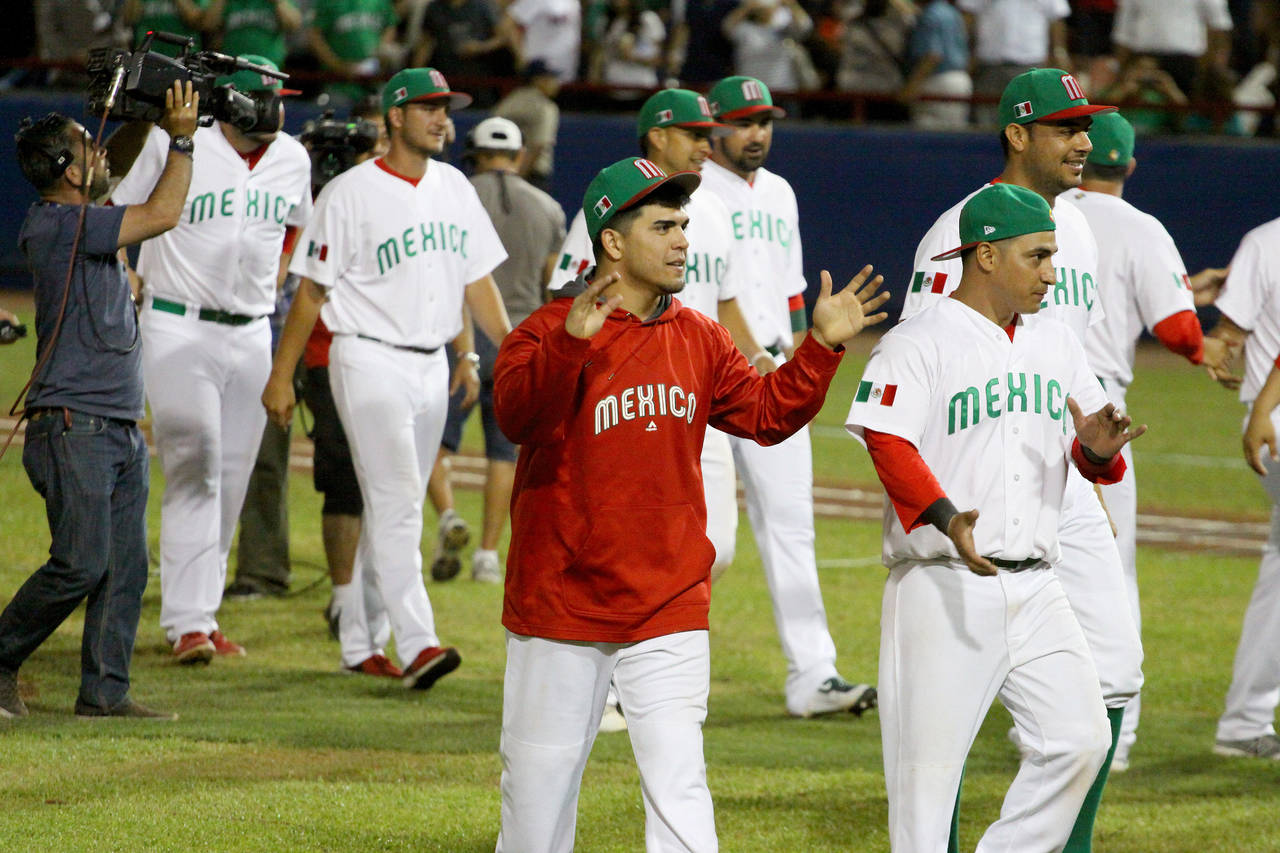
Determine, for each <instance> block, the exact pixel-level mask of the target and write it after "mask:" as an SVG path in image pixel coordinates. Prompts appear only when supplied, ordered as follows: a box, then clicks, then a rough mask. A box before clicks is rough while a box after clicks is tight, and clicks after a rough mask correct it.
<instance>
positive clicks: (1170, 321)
mask: <svg viewBox="0 0 1280 853" xmlns="http://www.w3.org/2000/svg"><path fill="white" fill-rule="evenodd" d="M1089 141H1090V142H1091V143H1092V144H1093V150H1092V151H1090V152H1089V155H1088V157H1086V158H1085V164H1084V182H1083V183H1082V184H1081V185H1080V188H1079V189H1073V190H1067V191H1066V192H1065V193H1064V194H1063V196H1062V197H1063V198H1064V199H1066V200H1067V201H1068V202H1069V203H1071V204H1073V205H1075V206H1076V207H1077V208H1078V209H1079V210H1080V212H1081V213H1083V214H1084V216H1085V219H1086V220H1088V222H1089V227H1090V229H1091V230H1092V231H1093V234H1094V236H1095V238H1096V239H1097V242H1098V281H1100V282H1103V283H1104V284H1103V286H1101V287H1099V288H1098V290H1097V296H1098V300H1099V302H1101V303H1102V307H1103V309H1104V317H1103V319H1102V320H1101V322H1098V323H1095V324H1093V325H1092V326H1090V327H1089V331H1088V333H1087V334H1086V336H1085V352H1086V354H1087V355H1088V356H1089V364H1090V366H1092V367H1093V373H1094V375H1095V376H1097V377H1098V379H1099V380H1101V382H1102V387H1103V390H1105V391H1106V393H1107V399H1108V400H1110V401H1111V402H1112V403H1114V404H1115V406H1116V408H1117V409H1119V410H1120V411H1125V392H1126V390H1127V389H1128V387H1129V384H1130V383H1131V382H1132V381H1133V356H1134V348H1135V346H1136V344H1137V342H1138V338H1139V336H1140V335H1141V334H1142V330H1143V328H1144V327H1145V328H1146V329H1148V330H1149V331H1150V332H1151V333H1152V334H1154V335H1155V336H1156V338H1158V339H1159V340H1160V342H1161V343H1163V344H1164V345H1165V346H1166V347H1168V349H1169V350H1170V351H1171V352H1175V353H1177V354H1179V355H1182V356H1185V357H1186V359H1187V360H1188V361H1190V362H1191V363H1192V364H1201V363H1204V364H1206V365H1208V366H1209V367H1210V368H1212V369H1215V370H1226V369H1227V368H1228V365H1227V360H1228V350H1227V345H1226V343H1225V342H1223V341H1221V340H1218V339H1215V338H1208V339H1206V338H1205V337H1204V335H1203V334H1202V332H1201V329H1200V321H1199V319H1197V318H1196V313H1195V307H1196V305H1197V304H1206V305H1207V304H1209V303H1210V302H1212V301H1213V297H1214V295H1215V294H1216V292H1217V290H1218V289H1219V288H1220V286H1221V283H1222V279H1223V278H1224V277H1225V273H1226V271H1225V270H1217V269H1207V270H1202V271H1201V272H1200V273H1197V274H1196V276H1194V277H1191V276H1188V275H1187V270H1186V267H1185V266H1184V265H1183V263H1182V257H1181V256H1180V255H1179V254H1178V248H1177V246H1175V245H1174V243H1173V238H1172V237H1170V236H1169V232H1168V231H1166V230H1165V228H1164V226H1163V225H1161V224H1160V222H1159V220H1157V219H1156V218H1155V217H1154V216H1151V215H1150V214H1147V213H1143V212H1142V211H1140V210H1138V209H1137V208H1136V207H1134V206H1133V205H1131V204H1129V203H1128V202H1127V201H1125V200H1124V199H1123V198H1121V195H1122V194H1123V192H1124V184H1125V179H1126V178H1127V177H1128V176H1129V175H1130V174H1132V173H1133V170H1134V168H1135V167H1136V165H1137V161H1136V160H1134V159H1133V143H1134V133H1133V126H1132V125H1131V124H1129V122H1128V120H1127V119H1125V118H1124V117H1123V116H1121V115H1120V114H1119V113H1103V114H1101V115H1097V116H1095V117H1094V119H1093V124H1092V125H1091V126H1090V127H1089ZM1122 452H1123V453H1124V454H1125V462H1126V464H1127V465H1128V469H1129V476H1127V477H1125V478H1124V479H1123V480H1121V481H1120V482H1118V483H1115V484H1113V485H1109V486H1103V487H1102V497H1103V499H1104V501H1105V502H1106V508H1107V511H1108V512H1109V513H1110V515H1111V523H1112V524H1113V525H1114V526H1115V529H1116V545H1117V546H1118V547H1119V550H1120V562H1121V565H1122V566H1123V567H1124V576H1125V586H1126V589H1127V591H1128V600H1129V608H1130V612H1131V613H1132V615H1133V622H1134V626H1135V627H1136V628H1138V630H1139V631H1141V628H1142V617H1141V611H1140V607H1139V603H1138V570H1137V538H1136V536H1137V524H1138V488H1137V482H1136V472H1135V471H1134V468H1133V457H1132V455H1131V453H1132V451H1131V449H1130V448H1129V447H1128V446H1126V447H1125V449H1124V450H1123V451H1122ZM1139 701H1140V697H1138V696H1135V697H1133V699H1131V700H1130V701H1129V704H1128V705H1126V706H1125V711H1124V720H1123V722H1122V724H1121V730H1120V741H1119V743H1117V745H1116V752H1115V756H1114V757H1113V758H1112V760H1111V772H1112V773H1115V772H1122V771H1124V770H1127V769H1128V767H1129V750H1130V749H1131V748H1132V746H1133V742H1134V740H1135V739H1136V737H1137V731H1138V713H1139Z"/></svg>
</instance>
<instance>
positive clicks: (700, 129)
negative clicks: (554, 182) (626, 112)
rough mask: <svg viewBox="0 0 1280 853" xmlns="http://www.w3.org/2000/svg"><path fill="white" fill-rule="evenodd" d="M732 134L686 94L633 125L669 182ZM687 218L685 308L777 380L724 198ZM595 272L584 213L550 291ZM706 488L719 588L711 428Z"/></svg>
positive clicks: (707, 197)
mask: <svg viewBox="0 0 1280 853" xmlns="http://www.w3.org/2000/svg"><path fill="white" fill-rule="evenodd" d="M727 133H728V126H727V125H723V124H721V123H719V122H717V121H715V120H714V119H713V118H712V117H711V107H710V105H709V104H708V103H707V99H706V98H704V97H703V96H702V95H699V94H698V93H697V92H693V91H690V90H688V89H664V90H662V91H660V92H658V93H656V94H654V95H652V96H651V97H650V98H649V99H648V100H646V101H645V102H644V104H643V105H642V106H641V107H640V112H639V114H638V115H637V117H636V135H637V137H638V138H639V142H640V153H641V155H642V156H644V157H646V158H648V159H649V160H650V161H652V162H653V163H654V164H655V165H656V166H657V167H658V168H659V169H662V170H663V171H664V172H667V173H668V174H671V173H674V172H686V171H692V172H701V171H702V168H703V166H704V165H705V164H706V161H707V158H708V157H709V156H710V155H711V140H712V138H713V137H715V136H724V135H726V134H727ZM685 212H686V213H688V214H689V222H690V225H689V228H688V231H687V232H686V235H685V236H686V237H687V239H688V240H689V251H688V253H687V257H688V264H687V265H686V268H685V286H684V290H682V291H681V300H680V301H681V303H682V304H683V305H684V306H685V307H686V308H692V309H693V310H695V311H699V312H701V313H702V314H705V315H706V316H708V317H710V318H711V319H713V320H717V321H719V322H720V324H721V325H722V326H724V327H725V328H726V329H727V330H728V331H729V335H730V337H731V338H733V341H734V342H735V343H736V344H737V346H738V348H739V349H740V350H742V352H743V353H744V354H746V355H747V357H748V359H749V360H750V361H751V363H752V365H753V366H754V367H755V368H756V370H757V371H758V372H759V373H760V374H761V375H764V374H766V373H770V372H772V371H773V370H775V369H777V365H776V364H775V363H774V361H773V359H772V357H770V355H769V354H768V353H767V352H765V350H764V348H763V347H761V346H760V344H759V343H757V342H756V339H755V337H754V336H753V335H752V334H751V329H750V328H749V327H748V326H747V322H746V319H745V318H744V317H743V316H742V310H741V308H739V306H738V300H737V292H738V289H737V281H738V278H739V277H740V275H741V274H740V273H739V272H738V270H736V269H735V268H734V266H733V255H734V240H733V233H732V231H731V230H730V222H729V211H728V209H727V208H726V207H725V206H724V203H723V202H722V201H720V198H719V196H717V195H715V194H714V193H712V192H709V191H707V190H705V189H701V188H700V189H699V190H696V191H694V193H693V194H692V195H691V196H690V198H689V204H688V205H687V206H686V207H685ZM594 265H595V255H594V253H593V251H592V248H591V237H590V235H589V234H588V233H587V219H586V214H585V211H582V210H579V211H578V213H577V215H576V216H574V218H573V224H572V225H571V226H570V228H569V235H568V237H567V238H566V240H565V243H564V246H563V248H562V249H561V250H560V263H559V265H558V267H557V272H558V274H559V275H560V276H561V280H560V281H553V282H552V286H553V287H558V286H567V285H569V284H572V279H569V278H568V277H569V276H577V275H579V274H581V273H583V272H585V271H586V270H587V269H590V268H591V267H592V266H594ZM702 485H703V491H704V493H705V495H706V503H707V537H708V538H709V539H710V540H711V545H712V547H714V548H715V551H716V556H715V560H714V561H713V562H712V564H711V580H712V582H713V583H714V582H715V580H716V579H717V578H719V577H720V575H722V574H723V573H724V572H725V570H726V569H728V568H729V565H730V564H731V563H732V562H733V555H734V549H735V547H736V545H737V538H738V488H737V481H736V478H735V474H734V467H733V450H732V448H731V447H730V445H729V436H728V435H726V434H725V433H722V432H720V431H719V430H717V429H715V428H714V427H713V428H711V429H709V430H708V431H707V434H706V436H705V438H704V440H703V444H702ZM833 710H835V709H833ZM625 728H626V718H625V717H624V715H623V711H622V708H621V706H620V705H619V703H618V697H617V695H616V693H615V692H614V690H613V689H612V688H610V691H609V700H608V701H607V702H606V703H605V717H604V720H602V721H601V726H600V730H601V731H604V732H616V731H622V730H623V729H625Z"/></svg>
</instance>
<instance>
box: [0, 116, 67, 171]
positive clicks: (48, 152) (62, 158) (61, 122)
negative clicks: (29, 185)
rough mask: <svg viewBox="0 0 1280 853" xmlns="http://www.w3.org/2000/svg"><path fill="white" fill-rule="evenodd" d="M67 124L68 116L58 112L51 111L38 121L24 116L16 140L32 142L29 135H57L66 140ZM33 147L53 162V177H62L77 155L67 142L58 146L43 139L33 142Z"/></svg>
mask: <svg viewBox="0 0 1280 853" xmlns="http://www.w3.org/2000/svg"><path fill="white" fill-rule="evenodd" d="M66 126H67V118H66V116H62V115H59V114H57V113H49V114H48V115H46V116H44V117H43V118H41V119H39V120H37V121H32V120H31V119H30V118H24V119H23V120H22V123H21V124H20V125H18V132H17V134H15V136H14V140H15V141H18V142H27V143H28V144H31V140H30V139H28V138H27V137H30V136H34V137H36V138H37V139H48V138H49V137H53V136H55V135H56V136H57V137H58V138H61V139H64V140H65V134H63V133H62V131H63V129H64V128H65V127H66ZM32 149H33V150H34V151H36V152H38V153H39V154H40V155H41V156H42V157H46V158H48V160H49V162H50V163H52V164H53V173H52V177H53V178H54V179H57V178H60V177H62V175H63V173H64V172H66V171H67V167H68V166H70V165H71V164H72V163H73V162H74V161H75V159H76V158H75V155H74V154H72V153H71V149H70V148H68V147H67V146H66V145H65V144H64V145H61V146H57V145H50V144H49V143H48V142H47V141H42V142H41V143H40V144H33V145H32Z"/></svg>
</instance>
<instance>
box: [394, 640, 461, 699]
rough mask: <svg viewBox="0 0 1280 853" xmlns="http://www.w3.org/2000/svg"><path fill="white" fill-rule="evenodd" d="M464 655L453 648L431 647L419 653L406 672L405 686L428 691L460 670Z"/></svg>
mask: <svg viewBox="0 0 1280 853" xmlns="http://www.w3.org/2000/svg"><path fill="white" fill-rule="evenodd" d="M460 663H462V655H460V654H458V650H457V649H455V648H453V647H452V646H445V647H444V648H441V647H440V646H431V647H430V648H426V649H423V650H422V651H420V652H418V656H417V657H416V658H414V659H413V663H411V664H409V666H408V667H407V668H406V669H405V671H404V686H405V687H409V688H412V689H414V690H426V689H427V688H429V687H430V686H431V685H433V684H435V683H436V682H437V681H439V680H440V679H441V678H443V677H444V676H446V675H448V674H449V673H451V672H453V671H454V670H455V669H457V668H458V664H460Z"/></svg>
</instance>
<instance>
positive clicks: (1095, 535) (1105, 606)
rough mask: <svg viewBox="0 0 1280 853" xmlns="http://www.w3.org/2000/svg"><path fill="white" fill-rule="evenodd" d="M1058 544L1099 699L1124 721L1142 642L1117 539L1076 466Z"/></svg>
mask: <svg viewBox="0 0 1280 853" xmlns="http://www.w3.org/2000/svg"><path fill="white" fill-rule="evenodd" d="M1128 477H1129V474H1128V473H1127V472H1126V473H1125V478H1126V479H1128ZM1058 544H1059V546H1060V547H1061V549H1062V558H1061V560H1060V561H1059V562H1058V563H1055V564H1054V567H1053V568H1054V571H1055V572H1057V575H1058V580H1059V581H1061V583H1062V589H1063V591H1064V592H1066V594H1067V600H1068V601H1070V602H1071V609H1072V610H1074V611H1075V614H1076V619H1078V620H1079V622H1080V629H1081V630H1082V631H1084V637H1085V639H1086V640H1087V641H1088V642H1089V651H1090V653H1091V654H1092V655H1093V661H1094V664H1095V665H1096V666H1097V668H1098V681H1099V683H1100V684H1101V687H1102V697H1103V699H1105V700H1106V703H1107V707H1108V708H1126V710H1125V716H1126V717H1127V716H1128V715H1129V711H1128V707H1129V705H1128V703H1129V702H1130V701H1131V700H1132V699H1133V697H1135V696H1137V695H1138V691H1139V690H1141V689H1142V678H1143V676H1142V640H1141V639H1140V638H1139V636H1138V629H1137V627H1136V626H1135V625H1134V620H1133V610H1132V607H1131V604H1130V600H1131V599H1130V594H1129V587H1128V583H1127V581H1126V578H1125V572H1124V568H1123V567H1122V565H1121V562H1120V551H1119V549H1118V547H1117V543H1116V537H1115V536H1114V535H1113V534H1112V532H1111V525H1110V523H1109V522H1108V521H1107V515H1106V513H1105V512H1104V511H1103V509H1102V504H1100V503H1098V496H1097V494H1096V493H1095V492H1094V490H1093V484H1092V483H1090V482H1089V481H1088V480H1086V479H1085V478H1084V477H1082V476H1081V475H1080V472H1079V471H1077V470H1076V468H1075V466H1074V465H1072V466H1071V467H1070V469H1069V470H1068V471H1067V485H1066V492H1065V494H1064V495H1063V498H1062V516H1061V518H1060V519H1059V522H1058Z"/></svg>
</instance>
